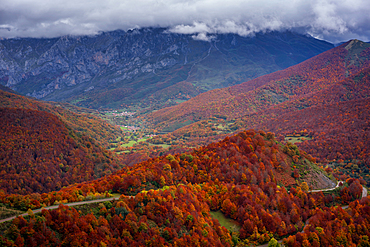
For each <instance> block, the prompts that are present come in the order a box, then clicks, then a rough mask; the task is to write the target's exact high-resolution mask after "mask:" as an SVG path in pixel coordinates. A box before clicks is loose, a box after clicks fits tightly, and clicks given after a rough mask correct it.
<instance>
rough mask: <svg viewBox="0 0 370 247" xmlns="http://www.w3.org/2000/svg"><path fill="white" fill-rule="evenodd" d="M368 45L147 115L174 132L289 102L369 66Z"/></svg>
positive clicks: (341, 48)
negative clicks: (215, 117)
mask: <svg viewBox="0 0 370 247" xmlns="http://www.w3.org/2000/svg"><path fill="white" fill-rule="evenodd" d="M369 47H370V44H368V43H364V42H361V41H358V40H353V41H350V42H347V43H345V44H343V45H341V46H339V47H336V48H334V49H331V50H329V51H326V52H324V53H322V54H320V55H318V56H315V57H313V58H311V59H308V60H306V61H304V62H302V63H300V64H298V65H295V66H292V67H289V68H288V69H285V70H282V71H278V72H275V73H271V74H268V75H265V76H261V77H259V78H256V79H254V80H251V81H248V82H245V83H242V84H240V85H236V86H233V87H229V88H224V89H217V90H212V91H209V92H207V93H204V94H201V95H199V96H197V97H195V98H194V99H191V100H189V101H187V102H184V103H182V104H180V105H177V106H173V107H170V108H165V109H162V110H159V111H156V112H153V113H152V114H149V115H148V117H149V119H150V120H151V121H152V123H153V124H154V125H155V126H156V127H157V128H161V129H163V130H171V131H173V130H174V129H176V128H178V127H182V126H184V125H188V124H189V123H192V122H196V121H199V120H201V119H208V118H210V117H214V116H218V117H222V118H227V119H238V118H240V117H242V116H244V115H246V114H251V113H255V112H259V111H262V110H265V109H268V108H270V107H272V106H275V105H279V104H282V103H283V102H285V104H286V105H288V104H290V102H291V101H292V100H296V99H297V98H301V97H306V96H308V95H313V94H315V93H319V92H320V91H322V90H324V89H327V88H329V87H330V86H332V85H334V84H336V83H337V82H338V81H342V80H344V79H345V78H346V77H348V76H351V75H353V74H356V73H358V72H359V71H360V70H362V69H365V68H368V67H369V64H370V62H369V57H370V48H369ZM181 123H182V125H181Z"/></svg>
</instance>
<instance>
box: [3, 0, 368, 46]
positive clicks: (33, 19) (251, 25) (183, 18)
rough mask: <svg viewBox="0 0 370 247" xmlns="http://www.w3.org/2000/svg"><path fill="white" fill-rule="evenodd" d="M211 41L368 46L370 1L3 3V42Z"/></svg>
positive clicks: (28, 0) (88, 0)
mask: <svg viewBox="0 0 370 247" xmlns="http://www.w3.org/2000/svg"><path fill="white" fill-rule="evenodd" d="M149 26H154V27H168V28H169V30H170V31H172V32H178V33H187V34H192V35H193V37H194V38H197V39H203V40H209V39H210V38H212V37H213V36H214V35H215V34H217V33H238V34H240V35H244V36H246V35H250V34H253V33H254V32H258V31H266V30H285V29H293V30H301V31H304V32H307V33H309V34H311V35H312V36H314V37H316V38H320V39H324V40H327V41H330V42H332V43H337V42H341V41H347V40H349V39H354V38H356V39H360V40H363V41H370V3H369V0H334V1H332V0H244V1H243V0H235V1H234V0H228V1H225V0H222V1H220V0H33V1H32V0H1V3H0V37H4V38H10V37H57V36H61V35H84V34H95V33H97V32H99V31H112V30H116V29H122V30H125V31H126V30H128V29H132V28H140V27H149Z"/></svg>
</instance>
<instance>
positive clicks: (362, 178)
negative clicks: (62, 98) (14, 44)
mask: <svg viewBox="0 0 370 247" xmlns="http://www.w3.org/2000/svg"><path fill="white" fill-rule="evenodd" d="M179 85H180V87H178V88H177V87H175V86H173V87H170V88H167V89H166V90H169V91H171V90H174V91H176V95H177V94H179V95H178V96H179V97H180V98H181V99H184V100H181V101H179V102H177V103H176V104H175V105H173V106H170V107H166V108H163V109H159V110H153V109H149V108H145V109H136V108H135V109H133V108H125V109H87V108H80V107H77V106H75V105H72V104H68V103H62V102H46V101H40V100H36V99H34V98H31V97H26V96H21V95H19V94H17V93H16V92H14V91H12V90H8V89H6V88H5V87H4V88H3V87H1V88H0V89H4V90H0V116H1V121H0V246H298V247H299V246H370V239H369V236H370V197H369V196H367V188H368V187H369V186H370V172H369V169H370V158H369V157H370V148H369V147H370V128H369V126H370V122H369V121H370V115H369V114H370V98H369V96H370V44H368V43H364V42H362V41H358V40H352V41H349V42H347V43H344V44H342V45H340V46H338V47H335V48H333V49H331V50H328V51H326V52H324V53H321V54H319V55H317V56H315V57H313V58H311V59H308V60H306V61H304V62H302V63H300V64H298V65H295V66H292V67H289V68H287V69H284V70H280V71H277V72H274V73H271V74H268V75H264V76H261V77H258V78H256V79H253V80H250V81H247V82H244V83H241V84H239V85H235V86H232V87H228V88H222V89H215V90H211V91H208V92H205V93H203V94H200V95H198V96H195V97H193V98H191V97H190V96H188V95H181V93H180V92H181V88H182V87H186V85H187V84H186V83H185V82H183V83H180V84H179ZM178 92H179V93H178ZM172 93H173V92H168V94H172ZM174 95H175V94H174ZM155 96H156V95H153V97H155ZM71 203H73V204H71ZM51 207H54V208H51Z"/></svg>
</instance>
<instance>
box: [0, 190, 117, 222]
mask: <svg viewBox="0 0 370 247" xmlns="http://www.w3.org/2000/svg"><path fill="white" fill-rule="evenodd" d="M119 198H120V196H115V197H107V198H103V199H96V200H91V201H81V202H71V203H66V204H63V205H65V206H77V205H83V204H90V203H96V202H105V201H112V200H118V199H119ZM58 207H59V205H53V206H49V207H45V208H39V209H35V210H32V212H33V213H34V214H36V213H40V212H41V210H43V209H46V210H51V209H56V208H58ZM27 215H28V213H24V214H20V215H16V216H12V217H9V218H6V219H2V220H0V223H3V222H6V221H10V220H13V219H15V218H16V217H18V216H27Z"/></svg>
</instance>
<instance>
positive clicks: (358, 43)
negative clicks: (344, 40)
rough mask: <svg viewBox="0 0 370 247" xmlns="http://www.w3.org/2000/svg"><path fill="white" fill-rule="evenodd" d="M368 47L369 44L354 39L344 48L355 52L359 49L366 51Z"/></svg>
mask: <svg viewBox="0 0 370 247" xmlns="http://www.w3.org/2000/svg"><path fill="white" fill-rule="evenodd" d="M368 47H370V44H369V43H366V42H363V41H361V40H358V39H353V40H350V41H349V42H348V44H347V45H346V46H345V47H344V48H345V49H346V50H347V51H350V50H354V49H357V48H360V49H361V50H362V49H365V48H368Z"/></svg>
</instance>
